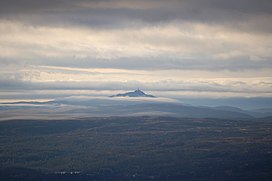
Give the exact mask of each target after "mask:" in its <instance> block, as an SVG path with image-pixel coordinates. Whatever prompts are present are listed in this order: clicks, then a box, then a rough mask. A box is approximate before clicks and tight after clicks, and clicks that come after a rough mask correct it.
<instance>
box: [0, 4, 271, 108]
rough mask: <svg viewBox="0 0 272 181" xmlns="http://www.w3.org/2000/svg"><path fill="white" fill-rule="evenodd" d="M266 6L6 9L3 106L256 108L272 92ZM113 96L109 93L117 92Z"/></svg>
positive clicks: (1, 50) (1, 21) (0, 59)
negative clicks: (128, 95)
mask: <svg viewBox="0 0 272 181" xmlns="http://www.w3.org/2000/svg"><path fill="white" fill-rule="evenodd" d="M271 8H272V3H270V2H269V1H265V0H261V1H253V0H239V1H232V0H231V1H227V2H226V1H213V0H204V1H201V2H199V1H195V0H184V1H178V0H170V1H162V0H159V1H153V0H145V1H142V0H140V1H132V0H130V1H123V0H103V1H100V0H94V1H86V0H80V1H71V0H65V1H61V0H55V1H50V2H47V1H46V2H45V1H42V0H35V1H34V0H23V1H19V2H18V1H15V0H9V1H1V2H0V34H1V35H0V66H1V67H0V99H1V101H4V100H11V99H14V100H24V99H48V98H58V96H62V95H63V94H67V95H74V94H77V95H86V94H88V95H94V96H95V95H110V94H112V93H113V94H114V93H116V92H119V91H120V92H121V91H129V90H135V89H137V88H141V89H142V90H144V91H147V92H153V93H154V94H156V95H159V96H161V97H169V98H175V99H183V98H186V99H191V98H192V99H197V98H199V104H204V102H201V99H211V100H213V99H221V98H223V99H229V98H230V99H235V98H237V100H239V99H248V98H249V99H251V98H252V99H254V100H255V99H259V100H258V102H263V103H261V104H265V99H266V98H269V99H270V98H271V96H272V91H271V86H272V61H271V58H272V56H271V51H272V49H271V44H272V36H271V32H272V26H271V19H272V13H271V11H270V10H271ZM111 92H112V93H111Z"/></svg>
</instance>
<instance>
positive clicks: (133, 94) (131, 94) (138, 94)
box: [110, 89, 155, 97]
mask: <svg viewBox="0 0 272 181" xmlns="http://www.w3.org/2000/svg"><path fill="white" fill-rule="evenodd" d="M110 97H155V96H153V95H148V94H145V93H144V92H143V91H141V90H140V89H137V90H135V91H133V92H126V93H124V94H117V95H112V96H110Z"/></svg>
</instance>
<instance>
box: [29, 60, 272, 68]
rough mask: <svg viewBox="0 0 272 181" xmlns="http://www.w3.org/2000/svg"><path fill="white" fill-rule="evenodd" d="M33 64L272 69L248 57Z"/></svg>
mask: <svg viewBox="0 0 272 181" xmlns="http://www.w3.org/2000/svg"><path fill="white" fill-rule="evenodd" d="M33 64H37V65H46V66H65V67H78V68H117V69H130V70H169V69H176V70H209V71H221V70H229V71H241V70H250V69H263V68H272V61H271V60H269V59H267V60H262V61H253V60H250V59H249V58H248V57H239V58H235V59H228V60H224V61H222V60H217V59H206V58H197V59H190V58H180V59H177V58H169V57H155V58H150V57H147V58H140V57H129V58H118V59H112V60H103V59H94V58H84V59H69V58H67V59H58V60H56V59H47V60H44V59H43V60H36V61H33Z"/></svg>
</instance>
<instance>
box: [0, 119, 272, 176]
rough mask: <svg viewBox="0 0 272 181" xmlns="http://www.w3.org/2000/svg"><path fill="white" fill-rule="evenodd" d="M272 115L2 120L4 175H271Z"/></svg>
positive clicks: (0, 142) (0, 171)
mask: <svg viewBox="0 0 272 181" xmlns="http://www.w3.org/2000/svg"><path fill="white" fill-rule="evenodd" d="M271 120H272V119H271V118H263V119H248V120H227V119H226V120H225V119H201V118H171V117H122V118H121V117H108V118H84V119H79V120H66V121H64V120H63V121H60V120H59V121H54V120H51V121H38V120H35V121H27V120H20V121H16V120H14V121H5V122H0V148H1V149H0V160H1V169H0V179H1V180H254V181H255V180H271V179H272V174H271V167H272V154H271V153H272V147H271V145H272V134H271V129H272V121H271Z"/></svg>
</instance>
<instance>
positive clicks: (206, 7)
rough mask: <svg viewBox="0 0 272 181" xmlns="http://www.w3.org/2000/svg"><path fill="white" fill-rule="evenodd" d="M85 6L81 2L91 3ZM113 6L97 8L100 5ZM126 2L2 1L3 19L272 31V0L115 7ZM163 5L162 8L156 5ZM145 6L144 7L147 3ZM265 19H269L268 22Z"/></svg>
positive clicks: (195, 0) (207, 0) (206, 0)
mask: <svg viewBox="0 0 272 181" xmlns="http://www.w3.org/2000/svg"><path fill="white" fill-rule="evenodd" d="M90 2H92V4H93V7H92V5H90V6H86V7H84V6H81V5H80V4H81V3H90ZM98 2H99V3H104V4H107V3H111V4H109V5H108V6H105V7H104V6H102V7H99V6H98V7H97V6H95V4H96V3H98ZM124 2H125V1H119V0H106V1H105V0H104V1H84V0H80V1H72V0H55V1H42V0H36V1H35V0H21V1H15V0H11V1H10V0H9V1H7V0H6V1H1V2H0V12H1V13H0V16H2V18H7V19H13V20H19V21H23V22H28V23H33V22H34V23H36V24H38V25H42V24H47V25H48V24H49V25H53V26H56V25H61V26H64V25H68V24H69V25H71V24H79V25H82V26H91V27H104V28H105V27H106V28H109V27H117V28H118V27H124V26H133V23H132V22H134V23H135V22H139V21H140V22H143V23H165V22H171V21H181V22H184V21H187V22H188V21H189V22H202V23H211V24H219V25H223V26H227V27H229V28H234V29H242V30H243V31H262V32H271V31H272V25H271V24H272V23H271V16H272V11H271V9H272V1H268V0H259V1H256V0H228V1H224V0H220V1H218V0H201V1H198V0H183V1H177V0H171V1H152V0H149V1H142V0H141V1H137V4H141V3H142V4H143V3H145V2H149V3H150V4H154V6H151V7H150V8H142V9H141V8H138V6H135V8H133V6H131V7H126V6H115V5H114V4H115V3H116V4H119V5H120V4H122V3H124ZM134 3H135V1H134ZM156 4H159V6H155V5H156ZM143 6H144V4H143ZM264 19H265V20H264Z"/></svg>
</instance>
